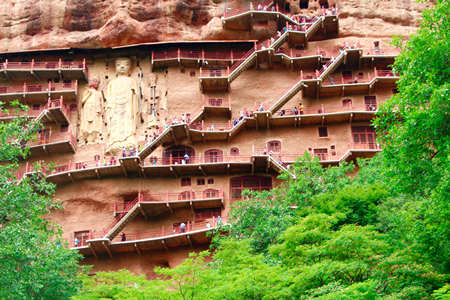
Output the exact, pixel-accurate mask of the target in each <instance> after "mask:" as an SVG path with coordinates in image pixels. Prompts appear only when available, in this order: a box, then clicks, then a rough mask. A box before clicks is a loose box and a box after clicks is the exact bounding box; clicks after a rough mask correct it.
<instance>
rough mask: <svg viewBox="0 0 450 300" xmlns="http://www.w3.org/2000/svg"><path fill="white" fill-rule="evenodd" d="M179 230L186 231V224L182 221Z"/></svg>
mask: <svg viewBox="0 0 450 300" xmlns="http://www.w3.org/2000/svg"><path fill="white" fill-rule="evenodd" d="M180 232H186V224H184V222H181V224H180Z"/></svg>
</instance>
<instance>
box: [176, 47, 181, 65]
mask: <svg viewBox="0 0 450 300" xmlns="http://www.w3.org/2000/svg"><path fill="white" fill-rule="evenodd" d="M177 55H178V62H180V59H181V50H180V48H178V51H177Z"/></svg>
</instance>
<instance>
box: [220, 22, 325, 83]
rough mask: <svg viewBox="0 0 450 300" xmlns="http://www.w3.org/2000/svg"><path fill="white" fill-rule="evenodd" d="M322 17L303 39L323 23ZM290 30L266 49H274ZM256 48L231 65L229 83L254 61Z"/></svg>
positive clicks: (279, 45) (308, 36) (283, 40)
mask: <svg viewBox="0 0 450 300" xmlns="http://www.w3.org/2000/svg"><path fill="white" fill-rule="evenodd" d="M291 21H292V20H291ZM323 21H324V17H320V18H318V19H317V20H316V21H315V22H314V23H313V24H312V25H311V26H310V27H309V28H308V29H307V30H306V31H305V40H306V41H308V40H309V39H310V38H311V36H313V35H314V33H316V32H317V30H319V28H320V25H321V24H322V23H323ZM292 22H293V23H295V24H298V23H297V22H295V21H292ZM289 33H290V31H286V32H284V33H283V34H282V35H281V36H280V37H279V38H278V39H276V40H275V41H274V42H273V43H272V44H271V45H270V46H269V48H267V49H266V50H267V51H275V50H277V49H278V48H279V47H281V45H283V43H284V42H286V40H287V39H288V37H289ZM257 52H258V50H257V49H256V48H253V49H250V51H249V52H247V54H246V55H245V56H244V57H245V59H244V60H243V61H240V62H237V63H236V64H235V65H234V66H232V67H231V69H232V71H231V72H230V73H229V74H228V82H229V83H231V82H233V80H235V79H236V78H237V77H238V76H239V75H240V74H241V73H242V72H244V71H245V70H247V69H248V68H249V67H250V66H252V64H253V63H254V62H255V61H256V58H257Z"/></svg>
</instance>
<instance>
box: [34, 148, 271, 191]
mask: <svg viewBox="0 0 450 300" xmlns="http://www.w3.org/2000/svg"><path fill="white" fill-rule="evenodd" d="M136 160H138V157H130V158H126V159H123V158H120V159H119V158H108V159H104V160H98V161H79V162H72V161H69V162H67V163H65V164H60V165H57V166H56V167H55V168H54V170H51V171H49V170H45V171H42V172H43V174H45V175H46V177H47V180H48V181H50V182H53V183H55V184H59V185H61V184H66V183H71V182H75V181H78V180H84V179H102V178H108V177H117V176H123V177H136V176H143V177H180V176H210V175H218V174H243V173H267V172H269V173H270V174H274V175H276V174H277V169H276V168H272V167H271V168H269V169H266V168H261V169H259V168H258V167H255V166H254V165H253V161H252V159H251V156H250V155H236V156H232V155H230V156H221V157H217V158H210V157H205V156H197V157H191V158H190V159H189V161H188V162H186V161H184V162H183V158H180V157H178V158H176V157H175V158H172V159H171V158H166V157H164V158H160V157H154V156H151V157H149V158H147V159H141V160H140V161H141V163H140V167H139V168H138V167H135V166H136V165H135V163H136ZM128 162H129V163H130V165H131V166H130V167H127V166H125V164H126V163H128ZM130 168H133V169H132V170H133V171H130V170H131V169H130Z"/></svg>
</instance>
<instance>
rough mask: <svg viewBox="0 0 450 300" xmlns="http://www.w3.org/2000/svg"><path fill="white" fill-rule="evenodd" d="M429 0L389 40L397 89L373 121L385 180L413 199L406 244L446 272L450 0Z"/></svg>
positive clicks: (447, 267) (449, 124)
mask: <svg viewBox="0 0 450 300" xmlns="http://www.w3.org/2000/svg"><path fill="white" fill-rule="evenodd" d="M435 2H436V4H435V6H434V8H433V9H430V10H427V11H425V12H424V14H423V18H422V20H421V26H420V29H419V30H418V31H417V33H415V34H413V35H412V36H411V38H410V40H409V41H408V42H406V43H405V44H403V43H402V42H401V40H400V39H396V40H395V44H396V45H398V46H399V47H401V50H402V52H401V53H400V55H399V56H398V57H397V58H396V60H395V64H394V68H395V70H396V71H397V72H398V73H399V74H400V80H399V81H398V94H396V95H394V96H393V97H392V98H391V99H390V100H388V101H387V102H386V103H385V104H384V105H382V106H381V108H380V110H379V113H378V118H377V119H376V120H375V122H374V124H375V126H376V129H377V132H378V136H379V139H380V141H381V142H382V144H383V148H384V149H383V159H384V166H385V169H384V170H383V171H384V172H385V173H386V177H387V178H389V186H390V187H391V189H392V191H393V192H400V193H404V194H409V195H412V196H413V197H414V201H415V202H416V205H415V206H416V210H417V212H416V213H415V219H414V220H413V221H412V223H411V224H410V226H411V229H410V230H411V231H412V232H414V235H413V237H414V241H415V243H414V244H413V245H412V247H414V249H415V251H416V252H417V253H418V254H419V256H421V257H425V258H426V259H427V260H429V261H430V262H433V263H434V264H435V265H436V266H439V267H440V268H441V270H446V271H447V272H448V269H449V267H450V265H449V260H448V256H449V244H448V237H449V236H450V232H449V228H450V226H449V225H450V223H449V220H450V214H449V201H448V199H450V197H449V195H450V193H449V191H450V186H449V185H450V170H449V168H450V164H449V160H448V159H449V149H450V138H449V126H450V122H449V103H450V102H449V101H448V99H449V98H450V97H449V96H450V93H449V86H450V83H449V78H450V60H449V55H450V37H449V32H450V29H449V28H450V22H449V17H448V16H449V15H450V4H449V1H446V0H437V1H435ZM411 212H412V211H411Z"/></svg>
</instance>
